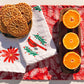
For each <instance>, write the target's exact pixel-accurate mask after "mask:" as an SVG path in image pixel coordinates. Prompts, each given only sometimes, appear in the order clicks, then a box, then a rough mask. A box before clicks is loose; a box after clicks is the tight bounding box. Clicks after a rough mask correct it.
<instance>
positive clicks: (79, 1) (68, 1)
mask: <svg viewBox="0 0 84 84" xmlns="http://www.w3.org/2000/svg"><path fill="white" fill-rule="evenodd" d="M19 2H25V3H28V4H30V5H84V0H0V5H5V4H16V3H19ZM39 83H40V84H84V81H71V80H69V81H68V80H67V81H62V80H61V81H60V80H52V81H21V80H0V84H39Z"/></svg>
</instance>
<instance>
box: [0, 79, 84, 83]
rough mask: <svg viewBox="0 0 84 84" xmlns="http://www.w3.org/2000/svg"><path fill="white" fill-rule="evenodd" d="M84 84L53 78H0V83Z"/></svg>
mask: <svg viewBox="0 0 84 84" xmlns="http://www.w3.org/2000/svg"><path fill="white" fill-rule="evenodd" d="M39 83H40V84H84V81H83V80H82V81H81V80H80V81H74V80H73V81H71V80H69V81H68V80H52V81H25V80H24V81H21V80H0V84H39Z"/></svg>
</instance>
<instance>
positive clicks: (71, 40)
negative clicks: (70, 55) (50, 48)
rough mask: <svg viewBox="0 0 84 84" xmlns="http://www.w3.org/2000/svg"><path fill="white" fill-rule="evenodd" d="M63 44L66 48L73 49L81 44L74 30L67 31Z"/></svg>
mask: <svg viewBox="0 0 84 84" xmlns="http://www.w3.org/2000/svg"><path fill="white" fill-rule="evenodd" d="M63 45H64V47H65V48H66V49H69V50H73V49H75V48H77V47H78V45H79V37H78V36H77V34H75V33H73V32H70V33H67V34H66V35H65V36H64V37H63Z"/></svg>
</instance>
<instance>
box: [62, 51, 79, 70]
mask: <svg viewBox="0 0 84 84" xmlns="http://www.w3.org/2000/svg"><path fill="white" fill-rule="evenodd" d="M80 63H81V57H80V56H79V54H77V53H76V52H68V53H66V54H65V55H64V57H63V64H64V66H65V67H66V68H68V69H76V68H78V67H79V65H80Z"/></svg>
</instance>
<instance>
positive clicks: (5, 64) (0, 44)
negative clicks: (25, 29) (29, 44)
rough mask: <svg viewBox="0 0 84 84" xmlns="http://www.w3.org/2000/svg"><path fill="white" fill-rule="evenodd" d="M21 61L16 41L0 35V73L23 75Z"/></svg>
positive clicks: (22, 61) (23, 64)
mask: <svg viewBox="0 0 84 84" xmlns="http://www.w3.org/2000/svg"><path fill="white" fill-rule="evenodd" d="M24 67H26V64H25V61H24V60H23V57H22V54H21V51H20V47H19V43H18V39H15V38H7V37H5V36H4V35H3V34H2V33H0V71H6V72H19V73H24V72H25V68H24Z"/></svg>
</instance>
